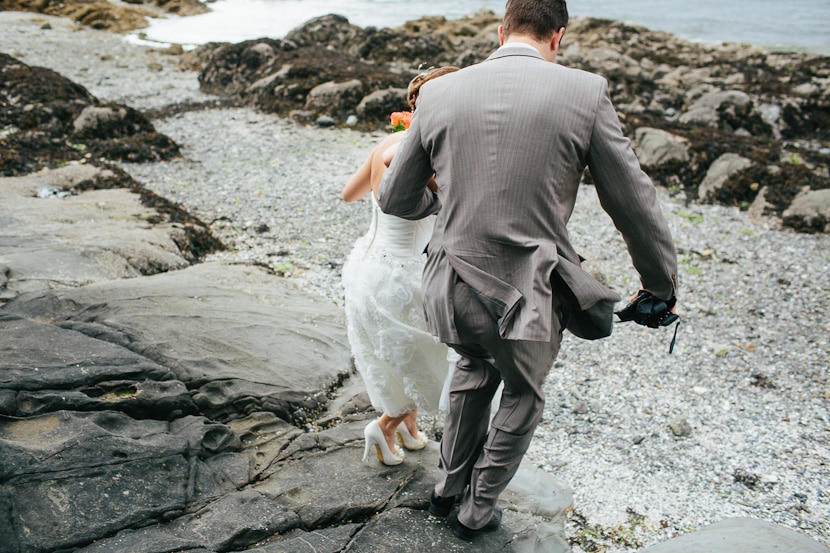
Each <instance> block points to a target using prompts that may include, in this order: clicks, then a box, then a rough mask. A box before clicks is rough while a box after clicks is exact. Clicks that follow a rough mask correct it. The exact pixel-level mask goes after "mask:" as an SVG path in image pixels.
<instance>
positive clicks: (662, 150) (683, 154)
mask: <svg viewBox="0 0 830 553" xmlns="http://www.w3.org/2000/svg"><path fill="white" fill-rule="evenodd" d="M688 142H689V141H688V140H686V139H685V138H683V137H682V136H677V135H674V134H671V133H670V132H666V131H663V130H660V129H655V128H651V127H640V128H638V129H637V130H636V131H634V151H635V152H636V153H637V158H638V159H639V160H640V164H641V165H642V166H644V167H652V168H654V167H659V166H661V165H664V164H667V163H678V162H679V163H687V162H688V161H689V143H688Z"/></svg>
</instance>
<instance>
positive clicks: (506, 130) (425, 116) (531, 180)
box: [379, 46, 677, 343]
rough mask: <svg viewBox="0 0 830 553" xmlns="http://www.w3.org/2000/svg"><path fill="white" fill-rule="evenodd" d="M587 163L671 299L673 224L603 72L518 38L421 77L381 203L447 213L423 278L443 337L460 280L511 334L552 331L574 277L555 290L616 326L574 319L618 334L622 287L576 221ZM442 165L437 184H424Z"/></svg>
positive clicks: (637, 261) (641, 263) (412, 212)
mask: <svg viewBox="0 0 830 553" xmlns="http://www.w3.org/2000/svg"><path fill="white" fill-rule="evenodd" d="M586 166H588V167H589V168H590V170H591V175H592V177H593V180H594V182H595V183H596V184H595V185H596V190H597V193H598V196H599V199H600V202H601V204H602V207H603V209H604V210H605V211H606V212H607V213H608V214H609V215H610V216H611V218H612V220H613V222H614V224H615V225H616V227H617V229H618V230H619V231H620V232H621V233H622V235H623V237H624V239H625V242H626V244H627V247H628V250H629V253H630V255H631V258H632V260H633V263H634V266H635V268H636V269H637V271H638V272H639V274H640V276H641V279H642V285H643V288H644V289H646V290H648V291H650V292H652V293H654V294H655V295H657V296H658V297H661V298H663V299H668V298H670V297H671V296H672V295H673V294H674V291H675V280H676V277H675V275H676V273H677V261H676V253H675V249H674V245H673V242H672V238H671V234H670V232H669V229H668V227H667V225H666V222H665V219H664V218H663V215H662V212H661V210H660V206H659V204H658V202H657V199H656V191H655V188H654V185H653V184H652V183H651V180H650V179H649V178H648V176H647V175H645V173H643V171H642V170H641V169H640V165H639V162H638V160H637V158H636V157H635V155H634V152H633V150H632V149H631V145H630V142H629V140H628V139H627V138H626V137H625V136H624V135H623V133H622V130H621V128H620V124H619V119H618V117H617V114H616V111H615V110H614V107H613V105H612V103H611V99H610V96H609V93H608V86H607V83H606V81H605V79H604V78H602V77H599V76H597V75H593V74H591V73H587V72H584V71H580V70H575V69H569V68H565V67H562V66H560V65H557V64H555V63H550V62H547V61H545V60H544V59H543V58H542V57H541V55H539V54H538V52H536V51H534V50H531V49H529V48H525V47H522V46H508V47H504V48H501V49H499V50H497V51H496V52H495V53H494V54H493V55H491V56H490V57H489V58H488V59H487V60H485V61H484V62H482V63H480V64H477V65H473V66H470V67H467V68H465V69H462V70H461V71H457V72H455V73H452V74H449V75H445V76H442V77H440V78H438V79H435V80H433V81H430V82H428V83H426V85H424V86H423V87H422V88H421V91H420V95H419V97H418V107H417V110H416V111H415V114H414V117H413V119H412V123H411V126H410V128H409V131H408V133H407V137H406V138H405V139H404V141H403V142H402V144H401V146H400V147H399V149H398V152H397V154H396V156H395V158H394V160H393V162H392V164H391V166H390V168H389V170H388V171H387V173H386V175H385V176H384V179H383V181H382V183H381V185H380V188H379V204H380V207H381V209H382V210H383V211H385V212H386V213H391V214H393V215H398V216H400V217H404V218H409V219H418V218H421V217H424V216H426V215H428V214H431V213H435V212H437V213H438V217H437V220H436V224H435V230H434V233H433V236H432V239H431V240H430V243H429V245H428V246H427V254H428V258H427V264H426V268H425V270H424V280H423V288H424V296H425V298H424V303H425V305H424V308H425V313H426V317H427V324H428V327H429V329H430V331H431V332H432V333H433V334H434V335H436V336H438V337H439V339H441V341H443V342H447V343H453V342H457V341H458V335H457V333H456V329H455V321H454V314H453V307H452V305H453V304H452V293H453V289H454V287H455V282H456V279H461V280H463V281H464V282H466V283H467V284H469V285H470V286H471V287H472V288H473V289H474V290H475V291H476V293H477V295H478V297H479V299H481V300H482V302H483V303H484V304H485V305H486V306H488V308H489V309H490V311H491V313H492V314H493V316H494V317H495V319H496V320H497V321H498V324H499V332H500V335H501V336H502V337H503V338H505V339H513V340H534V341H550V340H551V339H552V338H553V336H552V331H553V330H552V329H553V328H554V326H553V325H552V317H554V316H556V315H555V314H554V313H553V307H552V305H553V301H552V299H553V294H554V293H555V288H556V287H557V286H565V287H566V289H561V290H556V293H562V294H563V295H564V296H566V297H570V298H572V303H573V305H571V307H572V308H573V309H574V310H576V311H582V312H585V313H583V314H591V315H594V317H593V318H594V319H595V321H599V322H600V323H601V324H600V326H603V325H604V326H606V327H607V328H604V329H603V328H600V329H589V331H587V332H586V331H585V329H580V328H579V327H580V324H579V323H580V321H582V322H584V320H585V319H584V318H581V317H576V318H575V319H574V321H573V324H571V325H570V326H569V329H570V330H572V331H573V332H575V333H576V334H577V335H584V336H583V337H587V338H596V337H600V336H601V335H608V334H610V327H611V316H612V310H613V306H614V304H615V303H616V302H617V301H619V299H620V298H619V296H618V295H617V294H616V293H615V292H614V291H612V290H610V289H608V288H607V287H605V286H604V285H602V284H600V283H599V282H597V281H596V280H595V279H594V278H593V277H592V276H590V275H589V274H587V273H586V272H585V271H583V270H582V269H581V268H580V261H581V260H580V258H579V256H578V255H577V253H576V251H575V249H574V247H573V245H572V244H571V242H570V237H569V235H568V230H567V223H568V219H569V218H570V216H571V213H572V211H573V208H574V203H575V201H576V195H577V189H578V187H579V182H580V179H581V177H582V174H583V170H584V169H585V167H586ZM433 174H435V175H436V183H437V185H438V191H437V193H433V192H432V191H430V190H429V189H428V188H426V187H425V186H424V183H426V182H427V180H428V179H429V177H430V176H431V175H433ZM439 208H440V209H439ZM556 282H558V283H560V284H559V285H557V284H556ZM591 318H592V317H588V320H590V319H591ZM589 326H590V325H589Z"/></svg>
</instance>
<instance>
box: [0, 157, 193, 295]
mask: <svg viewBox="0 0 830 553" xmlns="http://www.w3.org/2000/svg"><path fill="white" fill-rule="evenodd" d="M112 176H113V174H112V172H111V171H108V170H106V169H100V168H97V167H92V166H88V165H68V166H66V167H63V168H60V169H54V170H43V171H40V172H38V173H35V174H32V175H27V176H22V177H0V221H2V222H3V224H2V225H0V264H3V265H5V266H6V267H7V282H5V285H4V289H5V291H4V296H10V295H15V294H20V293H26V292H33V291H38V290H48V289H50V288H53V287H55V286H83V285H85V284H88V283H90V282H100V281H104V280H110V279H114V278H129V277H135V276H139V275H141V274H152V273H156V272H162V271H169V270H174V269H182V268H184V267H187V266H188V265H189V261H188V259H187V257H188V255H187V254H185V253H183V252H181V251H180V249H179V247H178V245H177V243H176V241H175V240H174V237H177V236H178V237H180V238H181V237H182V235H183V230H182V228H181V225H177V224H151V223H150V222H149V221H151V220H153V219H154V218H157V217H158V213H157V211H156V210H155V209H154V208H150V207H146V206H144V205H142V203H141V197H140V196H139V195H138V194H136V193H134V192H131V191H130V190H127V189H123V188H119V189H105V190H88V191H85V192H82V193H80V194H66V195H51V196H48V197H44V195H43V194H41V197H38V190H43V189H45V188H48V189H55V190H60V191H68V190H70V189H71V188H72V187H73V186H75V185H77V184H79V183H81V182H83V181H89V180H91V179H95V178H111V177H112Z"/></svg>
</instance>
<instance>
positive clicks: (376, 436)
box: [363, 420, 404, 466]
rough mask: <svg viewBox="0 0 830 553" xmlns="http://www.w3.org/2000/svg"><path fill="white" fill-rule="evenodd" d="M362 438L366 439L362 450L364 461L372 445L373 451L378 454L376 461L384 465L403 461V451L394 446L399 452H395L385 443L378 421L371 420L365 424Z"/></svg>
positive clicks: (397, 463)
mask: <svg viewBox="0 0 830 553" xmlns="http://www.w3.org/2000/svg"><path fill="white" fill-rule="evenodd" d="M363 438H364V439H365V440H366V446H365V448H364V450H363V460H364V461H366V460H367V459H368V458H369V450H370V448H371V447H372V446H374V447H375V452H376V453H377V456H378V461H380V462H381V463H383V464H384V465H388V466H394V465H400V464H401V463H403V458H404V455H403V451H402V450H400V449H399V448H395V449H397V450H398V451H399V453H395V452H393V451H392V450H391V449H389V446H388V445H387V444H386V438H385V437H384V435H383V431H382V430H381V429H380V425H379V424H378V421H376V420H375V421H372V422H370V423H369V424H368V425H367V426H366V428H365V429H364V430H363Z"/></svg>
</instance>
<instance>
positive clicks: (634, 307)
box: [614, 290, 680, 328]
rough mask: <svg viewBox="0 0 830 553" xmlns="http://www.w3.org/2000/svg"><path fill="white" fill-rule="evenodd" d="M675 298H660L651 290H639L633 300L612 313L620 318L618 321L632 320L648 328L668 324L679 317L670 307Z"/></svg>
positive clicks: (675, 301)
mask: <svg viewBox="0 0 830 553" xmlns="http://www.w3.org/2000/svg"><path fill="white" fill-rule="evenodd" d="M675 303H677V299H676V298H674V297H672V298H671V299H670V300H661V299H660V298H658V297H657V296H655V295H654V294H652V293H651V292H647V291H645V290H640V291H639V292H638V293H637V297H636V298H634V301H632V302H631V303H629V304H628V305H626V306H625V307H624V308H622V309H621V310H619V311H615V312H614V313H615V314H616V315H617V316H618V317H619V318H620V322H627V321H634V322H635V323H637V324H639V325H643V326H647V327H649V328H658V327H661V326H669V325H670V324H672V323H673V322H675V321H676V320H678V319H679V318H680V316H679V315H678V314H677V313H672V312H671V309H672V307H674V304H675Z"/></svg>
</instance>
